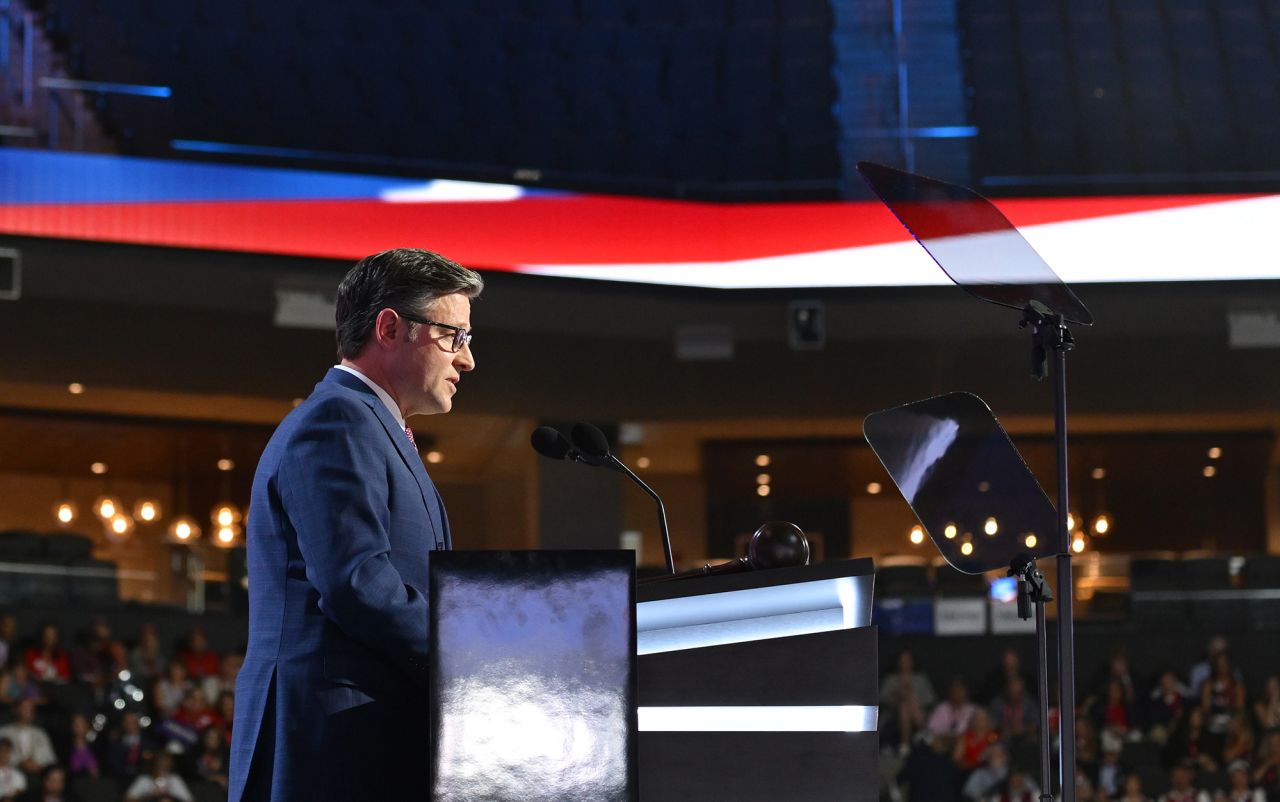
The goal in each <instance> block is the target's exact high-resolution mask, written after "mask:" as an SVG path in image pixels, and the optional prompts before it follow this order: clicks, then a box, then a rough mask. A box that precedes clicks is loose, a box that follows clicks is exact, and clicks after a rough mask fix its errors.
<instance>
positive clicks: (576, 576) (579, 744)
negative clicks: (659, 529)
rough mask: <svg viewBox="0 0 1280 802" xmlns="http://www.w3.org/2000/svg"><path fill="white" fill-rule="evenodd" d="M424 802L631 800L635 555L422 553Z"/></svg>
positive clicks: (633, 792) (633, 797)
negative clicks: (427, 787)
mask: <svg viewBox="0 0 1280 802" xmlns="http://www.w3.org/2000/svg"><path fill="white" fill-rule="evenodd" d="M430 571H431V576H430V581H431V607H430V610H431V612H430V616H431V657H430V660H431V666H430V667H431V671H432V687H431V715H432V722H431V723H432V731H433V737H432V740H431V770H432V796H431V798H432V799H433V800H440V801H441V802H444V800H449V801H450V802H453V801H454V800H471V799H475V800H481V799H483V800H492V801H494V802H508V801H510V802H632V800H636V799H638V798H639V792H638V790H637V789H638V779H637V777H638V772H637V768H636V744H637V742H636V719H635V710H636V707H635V700H636V697H635V662H636V658H635V644H636V631H635V597H634V588H635V553H634V552H631V551H508V552H501V551H488V552H482V551H443V552H436V553H433V554H432V557H431V567H430Z"/></svg>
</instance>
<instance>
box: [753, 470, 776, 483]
mask: <svg viewBox="0 0 1280 802" xmlns="http://www.w3.org/2000/svg"><path fill="white" fill-rule="evenodd" d="M772 481H773V477H772V476H770V475H769V474H767V473H759V474H756V484H758V485H767V484H769V483H770V482H772Z"/></svg>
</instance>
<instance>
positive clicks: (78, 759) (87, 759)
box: [67, 713, 101, 777]
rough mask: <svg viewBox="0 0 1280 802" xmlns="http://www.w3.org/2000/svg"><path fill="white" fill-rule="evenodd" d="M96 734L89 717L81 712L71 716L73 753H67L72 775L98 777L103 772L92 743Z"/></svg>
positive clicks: (69, 769) (68, 767) (68, 768)
mask: <svg viewBox="0 0 1280 802" xmlns="http://www.w3.org/2000/svg"><path fill="white" fill-rule="evenodd" d="M94 735H95V733H94V731H93V729H92V728H90V727H89V719H87V718H86V717H85V716H83V715H82V714H80V713H76V714H75V715H74V716H72V717H71V753H70V754H69V755H67V772H68V773H69V774H70V775H71V776H72V777H78V776H81V775H87V776H89V777H97V776H99V775H100V774H101V771H100V769H99V767H98V756H97V754H95V753H94V751H93V746H92V745H91V744H92V740H93V736H94Z"/></svg>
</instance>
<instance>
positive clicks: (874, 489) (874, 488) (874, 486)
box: [867, 482, 884, 496]
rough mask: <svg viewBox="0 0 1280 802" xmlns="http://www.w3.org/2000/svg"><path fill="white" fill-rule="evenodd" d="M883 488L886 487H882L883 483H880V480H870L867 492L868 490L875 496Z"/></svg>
mask: <svg viewBox="0 0 1280 802" xmlns="http://www.w3.org/2000/svg"><path fill="white" fill-rule="evenodd" d="M883 489H884V488H883V487H881V485H880V483H879V482H869V483H868V484H867V492H868V493H870V494H871V495H873V496H875V495H879V493H880V491H881V490H883Z"/></svg>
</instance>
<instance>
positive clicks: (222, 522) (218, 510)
mask: <svg viewBox="0 0 1280 802" xmlns="http://www.w3.org/2000/svg"><path fill="white" fill-rule="evenodd" d="M209 519H210V520H212V521H213V525H214V526H217V527H226V526H235V525H236V524H238V523H240V520H241V515H240V508H239V507H237V506H236V505H234V504H231V503H228V502H223V503H222V504H219V505H218V506H216V507H214V508H213V512H211V513H210V514H209Z"/></svg>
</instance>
